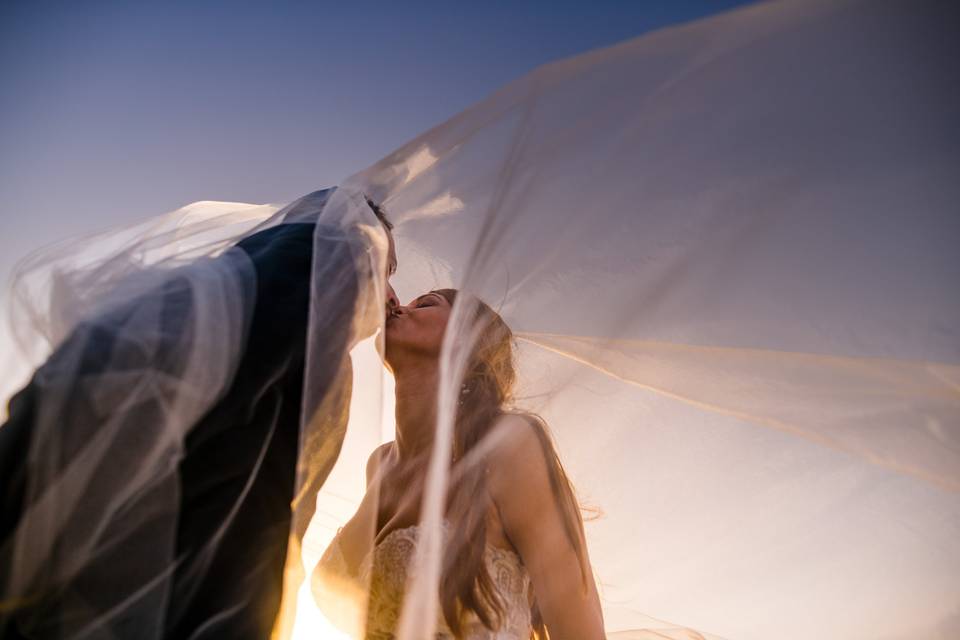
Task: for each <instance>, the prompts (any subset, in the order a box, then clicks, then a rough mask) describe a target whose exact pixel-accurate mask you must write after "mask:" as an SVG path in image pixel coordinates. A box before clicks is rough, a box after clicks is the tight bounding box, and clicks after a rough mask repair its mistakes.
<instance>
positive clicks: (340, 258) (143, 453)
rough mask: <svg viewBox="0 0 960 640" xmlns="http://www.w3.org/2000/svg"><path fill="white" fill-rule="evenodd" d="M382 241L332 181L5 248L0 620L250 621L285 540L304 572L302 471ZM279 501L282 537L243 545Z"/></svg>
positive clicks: (335, 410) (371, 309) (337, 418)
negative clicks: (9, 342) (16, 365)
mask: <svg viewBox="0 0 960 640" xmlns="http://www.w3.org/2000/svg"><path fill="white" fill-rule="evenodd" d="M334 194H335V197H331V196H334ZM331 199H334V200H336V201H337V202H338V203H339V205H338V207H337V211H338V217H337V219H336V220H335V221H332V222H329V221H327V220H326V219H325V218H324V217H323V215H322V213H323V210H324V207H325V205H326V204H327V202H328V200H331ZM386 246H387V245H386V237H385V235H384V231H383V228H382V226H381V224H380V222H378V221H377V219H376V217H375V216H374V213H373V211H372V210H371V209H370V207H369V206H368V205H367V203H366V201H365V199H364V198H363V196H362V194H356V193H354V194H351V193H349V192H348V190H346V189H343V190H339V191H337V190H332V189H328V190H324V191H318V192H315V193H312V194H309V195H307V196H304V197H303V198H300V199H298V200H296V201H294V202H293V203H290V204H289V205H288V206H286V207H279V206H274V205H262V206H258V205H248V204H240V203H228V202H198V203H194V204H192V205H189V206H187V207H184V208H182V209H179V210H176V211H174V212H171V213H169V214H166V215H163V216H160V217H158V218H155V219H152V220H148V221H146V222H143V223H139V224H134V225H131V226H129V227H126V228H122V229H114V230H109V231H106V232H102V233H98V234H94V235H92V236H90V237H87V238H81V239H75V240H69V241H66V242H63V243H60V244H58V245H54V246H51V247H48V248H46V249H42V250H40V251H38V252H36V253H35V254H33V255H32V256H31V257H29V258H28V259H27V260H25V261H24V262H23V263H21V264H20V265H18V268H17V272H16V274H15V277H14V279H13V286H12V288H11V291H10V297H11V303H10V306H9V308H8V310H9V311H10V320H11V323H10V327H11V329H12V333H13V335H14V336H15V338H16V342H17V346H18V347H19V349H20V352H21V353H22V354H23V357H24V358H25V359H26V360H27V361H28V362H29V364H30V365H32V366H36V367H37V369H36V371H35V373H34V374H33V376H32V379H31V380H30V383H29V384H28V385H27V386H26V387H25V388H24V389H23V390H21V391H20V392H19V393H17V394H16V395H15V396H14V397H13V399H12V400H11V402H10V405H9V416H8V418H9V420H8V421H7V423H6V424H5V425H4V426H3V429H2V432H0V472H2V483H0V484H2V493H0V497H2V499H3V509H2V512H3V518H2V520H0V523H2V529H0V534H2V535H0V604H2V606H0V635H4V636H6V634H8V633H9V634H14V636H13V637H30V638H131V637H136V638H164V637H184V638H186V637H191V638H206V637H223V636H224V633H228V634H229V632H225V631H224V630H223V629H225V628H229V629H236V628H242V629H246V631H245V632H244V633H249V632H250V627H249V626H243V625H250V624H254V623H261V622H262V621H261V620H259V619H258V618H257V617H256V616H257V615H259V612H255V613H251V614H249V617H248V618H243V616H246V615H248V614H247V613H246V611H247V610H249V609H251V608H253V607H255V606H260V605H261V602H260V600H262V599H263V598H261V596H262V594H263V593H266V594H267V596H266V600H267V601H271V599H273V598H275V601H276V602H277V603H279V600H280V594H281V588H282V579H283V567H284V564H283V557H284V548H286V550H287V551H288V552H289V556H290V558H291V561H290V563H289V568H288V573H289V574H290V575H291V576H296V575H298V562H299V549H300V540H301V539H302V535H303V533H304V530H305V528H306V524H305V523H302V520H303V519H307V520H308V519H309V516H310V514H311V513H312V510H313V502H311V501H306V502H305V501H304V500H302V499H301V498H300V497H299V494H298V492H304V491H307V492H309V491H312V492H313V495H314V496H315V494H316V488H315V486H316V485H319V484H320V483H321V482H322V474H325V473H326V472H327V471H328V470H329V468H330V467H331V466H332V464H333V460H335V459H336V456H337V453H338V452H339V443H340V440H341V439H342V433H341V432H342V427H343V426H345V422H343V421H342V420H341V418H342V417H343V415H342V414H343V412H344V410H345V407H344V406H342V405H343V400H342V398H343V397H344V395H345V394H349V384H350V381H351V377H350V369H349V359H348V351H349V349H350V348H351V347H352V345H353V344H354V343H356V342H358V341H359V340H360V339H362V338H363V337H366V336H368V335H370V334H372V333H373V332H375V331H376V329H377V327H378V326H379V324H380V323H381V322H382V319H383V302H382V300H383V299H384V289H383V281H382V276H381V277H374V274H382V273H383V272H384V266H383V265H385V261H386ZM314 255H316V256H317V259H315V260H313V259H312V256H314ZM374 301H377V303H376V304H375V305H374V304H373V302H374ZM314 310H316V312H314ZM314 334H316V335H321V336H323V339H320V340H315V339H313V338H312V335H314ZM290 385H294V386H295V393H290V389H291V386H290ZM300 388H310V389H311V390H312V391H311V393H310V394H307V395H304V396H302V397H303V402H302V406H301V392H300ZM347 397H349V396H348V395H347ZM341 423H343V424H341ZM301 424H302V428H301ZM318 442H319V443H320V444H319V445H318V444H317V443H318ZM278 443H279V444H278ZM282 443H287V444H288V446H287V448H286V449H283V448H282ZM321 445H322V446H321ZM298 451H299V456H298V453H297V452H298ZM290 452H292V455H287V458H286V459H285V458H284V457H283V456H284V454H289V453H290ZM298 457H299V459H300V461H302V462H301V463H298ZM278 467H279V468H278ZM284 478H286V479H287V480H286V482H288V483H289V486H288V489H287V490H286V493H284V491H283V490H282V487H283V485H284ZM276 487H281V489H280V490H279V493H277V491H278V490H277V489H276ZM271 492H273V493H271ZM264 495H266V496H270V495H279V496H280V497H279V498H278V499H277V500H274V502H276V504H266V505H264V504H262V501H263V496H264ZM254 496H258V497H257V498H255V497H254ZM257 500H260V501H261V502H260V503H258V502H257ZM291 500H293V502H292V504H293V505H295V508H294V510H293V513H292V516H291ZM307 502H309V504H307ZM278 513H279V514H280V516H279V518H277V516H276V514H278ZM284 513H286V514H287V517H286V521H287V522H289V525H288V527H287V528H285V529H284V530H283V531H282V532H281V535H280V540H281V545H280V546H279V547H278V548H277V549H278V550H277V549H273V550H271V549H263V550H261V549H258V548H257V544H258V543H259V541H260V540H261V537H262V540H263V541H264V542H263V544H267V543H268V542H270V541H271V540H273V542H272V543H271V544H273V545H274V546H276V544H275V541H276V537H275V536H274V537H272V538H271V537H270V536H269V535H267V534H269V533H270V529H271V528H272V527H273V528H275V527H276V522H277V521H278V520H279V521H280V522H281V523H282V522H283V521H284V518H283V514H284ZM287 529H289V541H287V540H286V539H287V537H288V533H287ZM244 536H247V537H249V539H250V540H253V541H254V542H253V543H251V544H249V545H247V544H246V543H245V542H244V541H243V538H244ZM258 536H261V537H258ZM238 538H239V539H240V540H241V542H239V543H238V542H237V540H238ZM237 549H241V550H245V551H247V552H248V553H247V554H246V555H243V554H237V555H238V557H231V554H233V553H235V552H236V550H237ZM270 553H273V554H274V555H273V556H271V555H270ZM277 553H279V554H280V555H279V560H278V561H277V557H276V554H277ZM258 554H259V555H258ZM295 561H296V562H295ZM271 562H272V564H270V563H271ZM261 563H262V565H264V566H261ZM232 564H235V565H236V566H238V567H240V568H239V569H238V570H235V571H233V570H231V569H230V565H232ZM266 565H270V566H266ZM225 567H226V569H225ZM264 567H265V568H264ZM247 568H249V569H250V571H249V572H248V571H247ZM299 574H302V570H299ZM225 576H230V577H233V578H235V579H236V580H238V581H239V580H240V579H247V580H253V581H255V583H254V584H253V585H252V586H251V587H249V588H247V587H239V588H238V587H235V586H234V585H232V584H228V580H229V578H225ZM291 579H292V578H291ZM238 616H239V617H240V619H241V622H235V621H232V620H233V618H235V617H238ZM198 618H199V619H198ZM272 620H273V618H272V617H270V618H268V619H267V620H266V625H267V626H266V629H267V632H266V633H267V634H268V633H269V629H270V625H271V624H273V623H272ZM227 624H229V625H232V626H221V625H227ZM19 634H23V636H21V635H19Z"/></svg>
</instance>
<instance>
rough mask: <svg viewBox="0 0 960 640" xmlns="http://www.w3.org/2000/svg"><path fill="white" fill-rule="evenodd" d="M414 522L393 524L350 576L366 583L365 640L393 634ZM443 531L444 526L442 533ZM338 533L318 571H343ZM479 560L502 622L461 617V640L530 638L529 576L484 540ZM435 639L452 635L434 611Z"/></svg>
mask: <svg viewBox="0 0 960 640" xmlns="http://www.w3.org/2000/svg"><path fill="white" fill-rule="evenodd" d="M418 532H419V527H418V526H416V525H414V526H411V527H404V528H402V529H395V530H394V531H391V532H390V533H389V534H387V536H386V537H385V538H384V539H383V540H382V541H381V542H380V543H379V544H378V545H377V546H376V547H375V548H374V549H373V551H372V552H371V553H369V554H367V557H366V558H365V559H364V561H363V563H362V564H361V567H360V575H358V576H354V579H355V580H356V581H357V582H358V583H360V584H363V585H369V591H368V592H367V593H369V601H368V605H367V631H366V636H365V637H366V639H367V640H389V639H392V638H393V637H394V633H395V631H396V628H397V624H398V622H399V618H400V612H401V608H402V605H403V591H404V585H405V584H406V580H407V567H408V565H409V564H410V562H411V561H412V559H413V552H414V550H415V549H416V545H417V538H418ZM446 533H447V531H446V530H445V534H446ZM339 541H340V538H339V534H338V535H337V537H335V538H334V539H333V541H332V542H331V543H330V546H329V547H328V548H327V550H326V552H325V553H324V554H323V558H322V559H321V560H320V565H319V567H318V571H321V572H328V573H334V574H336V575H339V576H343V575H344V574H345V573H347V563H346V562H345V560H344V559H343V554H342V552H341V551H340V544H339ZM484 562H485V563H486V566H487V571H488V572H489V574H490V578H491V579H492V580H493V583H494V585H495V587H496V589H497V592H498V594H499V595H500V597H501V598H502V600H503V602H504V604H505V605H506V608H505V615H504V623H503V625H502V626H501V627H500V629H498V630H497V631H495V632H494V631H490V630H489V629H487V628H486V627H484V626H483V624H482V623H481V622H480V621H479V619H478V618H477V617H476V616H475V615H472V614H471V615H470V616H469V617H467V618H466V623H465V624H464V628H463V631H464V633H463V638H464V639H465V640H527V639H528V638H529V637H530V631H531V622H530V604H529V600H528V593H529V587H530V576H529V574H528V573H527V570H526V568H525V567H524V566H523V563H522V562H521V561H520V557H519V556H518V555H517V554H516V553H514V552H513V551H510V550H507V549H501V548H498V547H494V546H492V545H489V544H488V545H486V549H485V550H484ZM436 638H437V640H452V639H453V638H454V636H453V634H452V633H451V631H450V628H449V627H448V626H447V624H446V621H445V620H444V619H443V614H442V613H439V614H438V618H437V629H436Z"/></svg>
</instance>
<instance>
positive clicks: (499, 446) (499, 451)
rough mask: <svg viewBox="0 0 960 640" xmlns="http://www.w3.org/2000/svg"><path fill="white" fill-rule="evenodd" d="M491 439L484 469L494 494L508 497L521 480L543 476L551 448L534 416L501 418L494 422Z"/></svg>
mask: <svg viewBox="0 0 960 640" xmlns="http://www.w3.org/2000/svg"><path fill="white" fill-rule="evenodd" d="M493 438H494V441H493V444H492V448H491V452H490V455H489V456H488V457H487V468H488V470H489V475H490V479H491V488H492V489H494V491H496V492H498V493H500V492H501V491H502V492H505V493H506V494H508V495H509V494H510V493H511V492H512V491H515V490H516V488H517V485H518V484H524V481H525V480H531V479H533V477H541V476H545V474H546V472H547V465H546V460H547V456H549V455H552V454H553V444H552V443H551V441H550V437H549V434H548V432H547V427H546V425H545V424H544V422H543V420H542V419H540V418H539V417H538V416H535V415H531V414H525V413H509V414H505V415H504V416H502V417H501V418H500V419H499V421H498V422H497V426H496V428H495V429H494V432H493ZM528 486H529V485H528ZM498 490H499V491H498Z"/></svg>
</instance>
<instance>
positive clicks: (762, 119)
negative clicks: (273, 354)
mask: <svg viewBox="0 0 960 640" xmlns="http://www.w3.org/2000/svg"><path fill="white" fill-rule="evenodd" d="M955 19H956V13H955V12H954V11H953V10H951V9H949V8H947V7H946V6H944V5H937V4H935V3H913V2H903V1H901V2H869V1H860V2H858V1H854V2H834V1H832V0H831V1H829V2H769V3H760V4H758V5H755V6H750V7H746V8H744V9H742V10H738V11H734V12H731V13H727V14H723V15H720V16H717V17H714V18H710V19H707V20H704V21H700V22H696V23H693V24H689V25H684V26H681V27H676V28H670V29H666V30H663V31H660V32H657V33H654V34H651V35H649V36H644V37H641V38H639V39H637V40H634V41H629V42H625V43H623V44H620V45H618V46H615V47H611V48H608V49H603V50H600V51H596V52H592V53H589V54H586V55H582V56H578V57H575V58H572V59H569V60H563V61H560V62H557V63H554V64H551V65H547V66H545V67H542V68H540V69H538V70H536V71H534V72H533V73H531V74H530V75H528V76H526V77H523V78H521V79H519V80H517V81H516V82H514V83H512V84H510V85H508V86H506V87H505V88H503V89H502V90H500V91H498V92H497V93H495V94H494V95H492V96H491V97H490V98H489V99H487V100H485V101H483V102H481V103H479V104H477V105H475V106H474V107H472V108H470V109H468V110H466V111H465V112H463V113H461V114H459V115H457V116H455V117H454V118H452V119H450V120H449V121H447V122H446V123H444V124H442V125H440V126H438V127H437V128H435V129H433V130H431V131H428V132H427V133H425V134H423V135H422V136H420V137H418V138H416V139H414V140H412V141H411V142H410V143H408V144H407V145H405V146H404V147H402V148H401V149H399V150H398V151H396V152H395V153H393V154H391V155H390V156H388V157H387V158H385V159H384V160H383V161H381V162H379V163H377V164H376V165H374V166H373V167H371V168H370V169H369V170H367V171H364V172H362V173H361V174H359V175H357V176H355V177H354V178H352V179H351V180H350V181H348V183H347V184H349V185H351V186H352V187H353V188H355V189H358V190H362V191H364V192H367V193H370V194H371V195H372V196H373V197H374V198H375V199H377V200H379V201H383V202H384V203H385V206H386V208H387V209H388V210H389V211H390V212H391V215H392V216H393V217H394V218H395V219H396V221H397V223H398V225H397V231H396V235H397V243H398V247H399V257H400V265H401V268H400V271H399V273H398V276H397V278H396V280H395V285H396V288H397V290H398V292H399V294H400V297H401V298H402V299H405V300H408V299H410V298H412V297H413V296H414V295H416V294H419V293H421V292H423V291H426V290H428V289H430V288H434V287H444V286H454V287H458V288H460V289H465V290H467V291H469V292H472V293H475V294H477V295H479V296H480V297H481V298H483V299H485V300H486V301H488V302H489V303H490V304H491V305H493V306H494V307H495V308H498V309H499V310H500V312H501V313H502V315H503V317H504V318H505V319H506V320H507V322H508V323H509V324H510V325H511V327H512V328H513V329H514V331H515V332H516V333H517V335H518V338H519V365H520V369H521V381H520V387H521V389H520V393H519V399H518V404H519V405H520V406H521V407H524V408H528V409H532V410H535V411H538V412H540V413H541V414H542V415H543V416H544V417H545V419H546V421H547V423H548V424H549V425H550V427H551V428H552V430H553V432H554V433H555V435H556V438H557V440H558V443H559V448H560V453H561V458H562V459H563V461H564V463H565V464H566V466H567V470H568V472H569V473H570V475H571V477H572V480H573V482H574V484H575V485H576V487H577V489H578V491H579V492H580V495H581V497H582V499H583V501H584V502H585V503H587V504H589V505H592V506H595V507H597V508H598V509H599V510H600V511H601V512H602V517H600V518H598V519H596V520H592V521H588V522H587V524H586V531H587V540H588V544H589V548H590V556H591V560H592V562H593V565H594V570H595V573H596V577H597V580H598V582H599V585H600V593H601V599H602V601H603V605H604V616H605V621H606V625H607V629H608V632H609V633H610V635H611V636H614V637H641V636H642V635H644V634H647V635H649V636H650V637H655V636H654V634H657V633H664V634H666V633H672V634H674V635H677V636H678V637H682V636H683V635H684V634H688V635H689V634H690V633H692V630H696V631H698V632H700V633H702V634H703V635H705V636H709V635H716V636H721V637H726V638H747V639H749V638H753V639H761V638H773V637H776V638H837V639H840V638H843V639H854V638H864V639H867V638H881V637H882V638H910V637H919V636H929V637H937V636H938V635H941V636H944V637H946V636H949V635H953V634H956V633H958V632H960V618H958V612H960V549H958V547H957V546H956V544H955V543H953V542H952V541H953V540H954V539H956V537H957V536H958V534H960V496H958V491H960V294H958V291H960V290H958V288H957V283H958V282H960V251H957V247H958V246H960V216H958V214H957V211H958V209H957V203H958V202H960V181H958V178H960V127H958V124H957V120H956V118H955V113H957V112H958V111H957V109H958V107H960V94H958V93H957V91H956V90H955V88H954V87H955V83H954V80H953V78H955V77H956V76H957V72H958V71H960V69H958V66H960V65H958V63H957V60H960V56H958V55H957V53H960V52H958V50H957V47H956V45H955V42H956V39H955V38H953V37H952V36H951V32H952V31H953V29H952V28H951V27H949V26H948V25H949V24H951V22H953V21H954V20H955ZM953 23H954V24H955V22H953ZM455 316H457V314H456V313H455ZM462 317H464V314H460V318H462ZM453 322H454V326H455V327H456V329H455V330H454V331H453V332H452V333H453V335H452V336H451V335H450V334H448V342H447V351H446V359H445V361H444V362H445V366H446V371H447V373H448V379H449V384H447V385H446V386H445V387H444V389H443V390H444V394H445V395H444V397H443V398H441V403H440V408H441V416H442V417H445V420H444V419H441V422H440V424H439V425H438V434H439V436H440V441H439V442H438V444H437V448H436V452H437V454H438V455H440V456H441V457H442V456H445V455H446V453H447V451H448V449H446V447H448V446H449V442H444V437H445V436H448V435H449V433H450V429H451V424H450V417H451V415H452V407H453V406H454V405H453V401H454V399H455V397H456V393H457V391H458V385H457V381H456V375H455V372H456V370H457V367H458V365H459V358H458V357H457V356H458V353H463V352H464V350H463V349H461V348H459V347H458V340H457V335H458V334H457V331H458V330H459V331H460V337H461V338H462V337H463V336H464V335H465V334H466V329H464V328H463V327H464V324H463V323H462V322H460V324H457V323H458V318H457V317H455V318H454V320H453ZM352 464H354V465H357V467H356V468H360V467H361V465H362V463H361V462H360V461H359V460H358V461H356V462H354V463H352ZM431 473H432V474H433V475H432V480H433V484H432V485H431V488H432V489H433V493H430V492H429V490H428V498H427V504H426V507H425V509H424V514H423V519H422V523H421V531H420V541H421V544H420V547H419V549H420V551H421V552H420V553H419V555H418V556H417V558H416V560H415V567H416V568H415V571H414V573H415V575H416V578H415V579H414V580H413V581H412V582H411V584H410V585H409V593H410V594H414V595H413V596H410V597H408V599H407V600H406V610H405V616H406V617H405V621H404V623H403V624H401V625H400V628H399V631H398V637H399V638H401V640H410V639H413V638H426V637H429V634H430V631H431V630H430V629H424V628H423V625H422V622H421V621H423V620H432V619H434V618H435V615H433V614H434V610H433V607H434V606H435V602H436V598H435V595H434V594H435V593H436V590H437V587H438V584H439V582H438V581H439V574H440V562H439V549H441V548H442V544H441V540H442V537H441V535H440V532H441V530H442V527H441V523H442V515H443V514H442V509H441V505H442V503H443V499H444V493H445V492H444V486H445V474H446V470H445V467H444V466H443V465H437V466H436V467H434V468H433V469H432V471H431ZM358 484H360V483H358ZM331 513H335V510H332V511H331ZM656 620H668V621H670V624H665V623H658V622H656ZM685 630H686V631H685ZM617 634H623V635H617Z"/></svg>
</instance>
